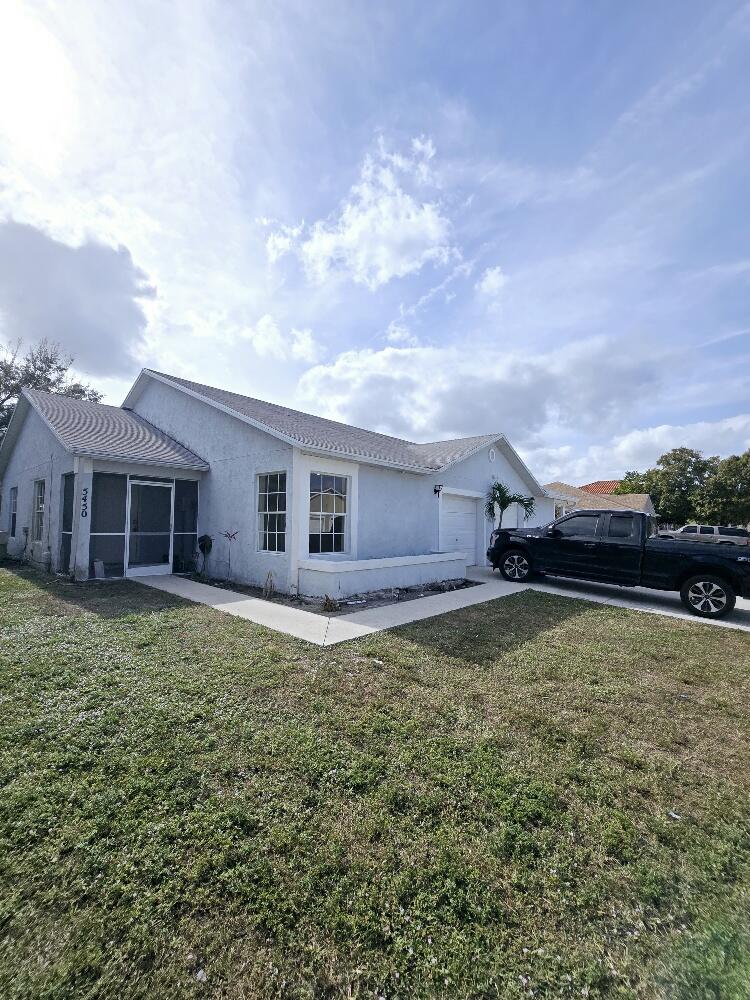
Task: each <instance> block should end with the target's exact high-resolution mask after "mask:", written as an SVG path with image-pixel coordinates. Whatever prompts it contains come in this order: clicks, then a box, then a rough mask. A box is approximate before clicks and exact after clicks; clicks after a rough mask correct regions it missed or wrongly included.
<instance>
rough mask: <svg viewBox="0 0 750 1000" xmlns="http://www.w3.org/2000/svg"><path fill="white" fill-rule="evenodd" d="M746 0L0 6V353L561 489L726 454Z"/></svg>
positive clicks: (742, 234)
mask: <svg viewBox="0 0 750 1000" xmlns="http://www.w3.org/2000/svg"><path fill="white" fill-rule="evenodd" d="M748 164H750V3H748V2H745V0H742V2H737V0H713V2H711V3H705V2H704V0H699V2H694V0H675V2H672V0H659V2H658V3H653V0H632V2H630V3H627V4H622V3H614V2H607V3H599V4H591V3H590V2H588V0H581V2H577V0H554V2H553V0H528V2H521V0H509V2H502V0H492V2H487V3H484V2H480V0H470V2H468V3H466V2H462V3H458V2H441V0H435V2H431V3H429V4H428V3H424V2H422V0H417V2H410V0H399V2H383V3H378V4H372V3H368V2H361V3H360V2H355V0H349V2H346V3H343V2H342V3H339V2H337V0H325V2H323V3H320V4H311V3H309V2H307V0H303V2H287V0H270V2H242V0H235V2H228V0H227V2H209V0H205V2H202V0H179V2H174V3H171V2H169V0H163V2H160V3H158V4H154V3H152V2H150V0H146V2H142V0H129V2H128V3H127V4H125V3H111V4H106V5H105V4H101V3H98V2H96V0H89V2H82V0H61V2H36V0H25V2H17V0H0V342H2V343H5V344H9V343H13V342H15V341H16V340H18V339H19V338H20V339H22V340H23V342H24V344H26V345H31V344H32V343H34V342H36V341H38V340H39V339H40V338H42V337H47V338H49V339H52V340H56V341H58V342H60V343H61V344H62V345H63V347H64V348H65V350H66V351H68V352H69V353H70V354H72V355H73V356H74V357H75V370H76V371H77V372H78V373H79V374H80V375H81V376H83V377H84V378H85V379H86V380H87V381H89V382H90V383H91V384H93V385H94V386H95V387H97V388H99V389H100V390H101V391H103V392H104V393H105V401H107V402H110V403H114V404H118V405H119V403H121V402H122V400H123V398H124V396H125V394H126V392H127V389H128V388H129V386H130V385H131V384H132V382H133V380H134V378H135V377H136V375H137V374H138V372H139V371H140V369H141V368H143V367H149V368H154V369H157V370H160V371H165V372H168V373H171V374H175V375H179V376H182V377H186V378H190V379H194V380H196V381H199V382H205V383H208V384H211V385H218V386H221V387H222V388H228V389H232V390H234V391H237V392H242V393H245V394H247V395H251V396H257V397H259V398H262V399H268V400H272V401H274V402H280V403H283V404H285V405H288V406H293V407H297V408H299V409H303V410H306V411H308V412H313V413H317V414H320V415H322V416H327V417H332V418H334V419H338V420H343V421H346V422H348V423H353V424H356V425H359V426H365V427H368V428H372V429H374V430H378V431H381V432H384V433H388V434H394V435H396V436H399V437H407V438H409V439H412V440H419V441H432V440H438V439H441V438H445V437H454V436H470V435H475V434H484V433H492V432H495V431H498V432H502V433H505V434H506V435H507V437H508V438H509V440H510V441H511V442H512V443H513V444H514V445H515V447H516V448H517V449H518V450H519V451H520V453H521V454H522V455H523V457H524V458H525V459H526V461H527V462H528V464H529V465H530V467H531V469H532V471H533V472H534V473H535V474H536V475H537V477H538V478H539V479H540V480H541V481H542V482H546V481H549V480H552V479H562V480H564V481H566V482H570V483H574V484H582V483H585V482H588V481H590V480H592V479H609V478H614V477H616V476H618V475H620V474H621V473H623V472H624V471H625V470H627V469H636V468H645V467H647V466H649V465H651V464H653V463H654V461H655V460H656V459H657V458H658V456H659V455H660V454H662V453H663V452H664V451H666V450H668V449H669V448H672V447H676V446H679V445H687V446H690V447H695V448H699V449H701V450H703V451H705V452H707V453H709V454H720V455H726V454H730V453H736V452H738V451H742V450H744V449H746V448H748V447H750V225H748V220H749V219H750V170H749V169H748Z"/></svg>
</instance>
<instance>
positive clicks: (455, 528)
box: [440, 493, 477, 566]
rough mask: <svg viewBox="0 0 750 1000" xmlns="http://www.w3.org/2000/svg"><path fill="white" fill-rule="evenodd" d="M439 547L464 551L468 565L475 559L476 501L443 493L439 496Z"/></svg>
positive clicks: (473, 562) (451, 550)
mask: <svg viewBox="0 0 750 1000" xmlns="http://www.w3.org/2000/svg"><path fill="white" fill-rule="evenodd" d="M440 548H441V549H442V550H443V552H465V553H466V561H467V564H468V565H469V566H474V565H476V561H477V501H476V500H471V499H469V498H467V497H457V496H451V494H450V493H444V494H443V496H442V497H441V498H440Z"/></svg>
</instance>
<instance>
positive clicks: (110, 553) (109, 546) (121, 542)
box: [89, 535, 125, 576]
mask: <svg viewBox="0 0 750 1000" xmlns="http://www.w3.org/2000/svg"><path fill="white" fill-rule="evenodd" d="M97 559H101V561H102V562H103V563H104V575H105V576H124V575H125V570H124V566H125V535H93V536H92V537H91V541H90V543H89V576H94V562H95V561H96V560H97Z"/></svg>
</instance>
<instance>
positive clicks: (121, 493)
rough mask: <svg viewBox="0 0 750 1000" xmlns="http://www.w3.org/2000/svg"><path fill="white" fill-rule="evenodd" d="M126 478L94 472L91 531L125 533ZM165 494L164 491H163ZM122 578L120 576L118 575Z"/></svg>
mask: <svg viewBox="0 0 750 1000" xmlns="http://www.w3.org/2000/svg"><path fill="white" fill-rule="evenodd" d="M127 483H128V479H127V476H120V475H114V474H110V473H108V472H95V473H94V481H93V486H92V497H91V531H93V532H120V531H121V532H123V533H124V531H125V497H126V495H127ZM165 492H166V491H165ZM119 575H120V576H122V574H121V573H120V574H119Z"/></svg>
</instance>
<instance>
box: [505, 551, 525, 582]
mask: <svg viewBox="0 0 750 1000" xmlns="http://www.w3.org/2000/svg"><path fill="white" fill-rule="evenodd" d="M499 569H500V572H501V573H502V575H503V577H504V578H505V579H506V580H508V581H510V583H525V581H526V580H528V579H529V577H530V576H531V559H529V556H528V553H526V552H524V551H523V549H506V550H505V552H503V554H502V555H501V556H500V566H499Z"/></svg>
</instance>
